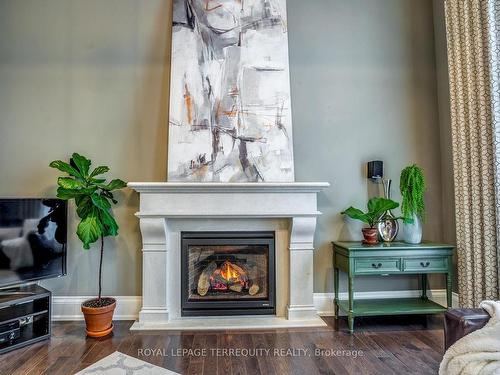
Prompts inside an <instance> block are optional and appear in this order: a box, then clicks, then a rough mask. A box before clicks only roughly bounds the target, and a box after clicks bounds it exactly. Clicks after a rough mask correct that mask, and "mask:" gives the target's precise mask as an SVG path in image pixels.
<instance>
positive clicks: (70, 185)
mask: <svg viewBox="0 0 500 375" xmlns="http://www.w3.org/2000/svg"><path fill="white" fill-rule="evenodd" d="M57 184H58V185H59V186H60V187H62V188H64V189H79V188H82V187H83V183H82V182H81V181H79V180H75V179H74V178H71V177H59V178H58V179H57Z"/></svg>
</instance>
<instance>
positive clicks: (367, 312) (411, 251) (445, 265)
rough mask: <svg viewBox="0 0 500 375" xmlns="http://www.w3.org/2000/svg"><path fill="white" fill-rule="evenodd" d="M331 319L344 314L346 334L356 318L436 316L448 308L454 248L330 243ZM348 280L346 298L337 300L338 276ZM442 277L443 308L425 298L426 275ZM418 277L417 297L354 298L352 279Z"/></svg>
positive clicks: (431, 244) (425, 244)
mask: <svg viewBox="0 0 500 375" xmlns="http://www.w3.org/2000/svg"><path fill="white" fill-rule="evenodd" d="M332 244H333V270H334V282H335V316H336V317H338V315H339V309H342V310H343V311H345V312H346V313H347V317H348V323H349V331H350V332H351V333H352V332H353V331H354V318H355V317H357V316H374V315H402V314H437V313H441V312H443V311H446V310H447V308H449V307H451V298H452V278H453V262H452V256H453V251H454V247H453V246H451V245H443V244H436V243H421V244H418V245H411V244H407V243H402V242H391V243H380V244H377V245H372V246H368V245H363V244H362V243H361V242H333V243H332ZM340 271H343V272H345V273H346V274H347V276H348V279H349V286H348V292H349V293H348V295H349V297H348V299H347V300H341V299H339V273H340ZM430 273H434V274H437V273H440V274H444V275H445V276H446V301H447V307H444V306H441V305H440V304H438V303H436V302H433V301H431V300H429V299H428V298H427V275H428V274H430ZM415 274H418V275H420V277H421V289H422V291H421V296H420V298H390V299H358V300H356V299H355V298H354V280H355V278H356V277H359V276H388V275H415Z"/></svg>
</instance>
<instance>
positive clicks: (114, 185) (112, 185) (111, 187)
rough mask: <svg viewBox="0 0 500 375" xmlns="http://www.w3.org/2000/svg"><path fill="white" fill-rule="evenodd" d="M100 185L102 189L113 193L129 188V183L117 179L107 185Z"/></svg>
mask: <svg viewBox="0 0 500 375" xmlns="http://www.w3.org/2000/svg"><path fill="white" fill-rule="evenodd" d="M98 185H99V187H100V188H101V189H104V190H108V191H112V190H118V189H123V188H124V187H126V186H127V183H126V182H125V181H122V180H120V179H118V178H117V179H115V180H111V182H110V183H109V184H107V185H104V184H98Z"/></svg>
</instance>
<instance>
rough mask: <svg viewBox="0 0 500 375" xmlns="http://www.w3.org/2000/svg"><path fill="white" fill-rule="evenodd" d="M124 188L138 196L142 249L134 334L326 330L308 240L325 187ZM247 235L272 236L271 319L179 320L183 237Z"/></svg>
mask: <svg viewBox="0 0 500 375" xmlns="http://www.w3.org/2000/svg"><path fill="white" fill-rule="evenodd" d="M128 186H129V187H130V188H132V189H134V190H136V191H137V192H138V193H139V194H140V209H139V212H137V214H136V215H137V216H138V217H139V219H140V228H141V234H142V243H143V246H142V252H143V270H142V272H143V277H142V297H143V302H142V303H143V305H142V309H141V311H140V313H139V321H138V322H136V323H135V324H134V326H133V329H153V328H154V329H161V328H164V329H183V328H185V329H196V328H198V329H204V328H205V329H210V328H212V329H213V328H233V327H234V328H259V327H268V328H270V327H282V326H283V327H286V326H314V325H324V323H323V321H322V320H321V319H319V318H318V316H317V314H316V310H315V309H314V305H313V251H314V245H313V238H314V232H315V229H316V217H317V216H318V215H320V214H321V212H319V211H318V209H317V194H318V193H319V192H320V191H321V190H323V189H325V188H327V187H328V186H329V184H328V183H325V182H291V183H172V182H131V183H129V184H128ZM283 221H285V222H286V225H285V224H284V223H283ZM283 228H284V229H283ZM245 229H250V230H253V229H256V230H263V229H265V230H269V229H274V230H276V233H277V238H276V241H277V247H276V252H277V254H276V257H277V262H276V267H277V269H276V274H277V281H276V291H277V293H276V304H277V309H276V316H273V317H262V316H260V317H253V318H254V319H243V320H242V319H241V317H240V318H237V319H232V318H231V317H227V316H226V317H224V318H223V319H217V318H216V317H215V318H210V319H207V318H206V317H204V318H203V319H198V318H193V317H189V318H185V317H181V316H180V268H181V264H180V233H181V232H182V231H183V230H245ZM207 321H208V323H207Z"/></svg>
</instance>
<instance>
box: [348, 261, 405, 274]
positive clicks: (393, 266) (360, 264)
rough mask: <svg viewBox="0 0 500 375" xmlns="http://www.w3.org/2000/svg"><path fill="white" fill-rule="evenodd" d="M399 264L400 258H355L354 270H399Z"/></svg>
mask: <svg viewBox="0 0 500 375" xmlns="http://www.w3.org/2000/svg"><path fill="white" fill-rule="evenodd" d="M400 266H401V259H400V258H373V259H369V258H367V259H356V261H355V263H354V272H356V273H376V274H379V273H381V272H399V271H400V270H401V268H400Z"/></svg>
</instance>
